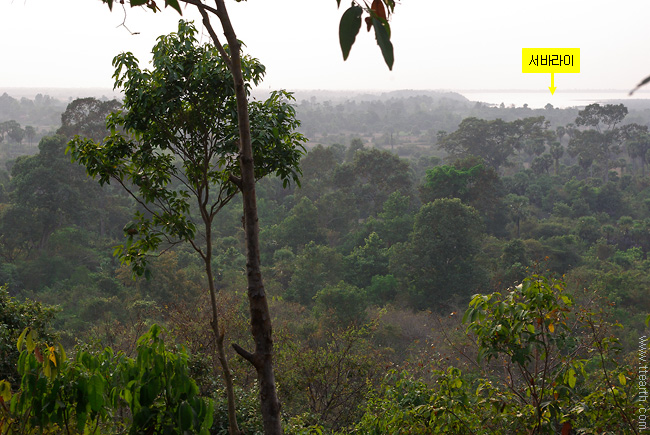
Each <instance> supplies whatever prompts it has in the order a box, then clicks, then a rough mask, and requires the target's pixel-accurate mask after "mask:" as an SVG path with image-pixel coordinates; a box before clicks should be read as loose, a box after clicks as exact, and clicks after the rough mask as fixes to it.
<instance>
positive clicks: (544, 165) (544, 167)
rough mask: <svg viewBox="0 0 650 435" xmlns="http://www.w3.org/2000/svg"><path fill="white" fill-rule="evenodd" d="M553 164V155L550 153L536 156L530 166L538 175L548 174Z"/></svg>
mask: <svg viewBox="0 0 650 435" xmlns="http://www.w3.org/2000/svg"><path fill="white" fill-rule="evenodd" d="M551 166H553V156H551V155H550V154H548V153H545V154H542V155H541V156H538V157H535V158H534V159H533V162H532V163H531V164H530V168H531V169H532V170H533V172H534V173H535V174H537V175H542V174H548V170H549V169H551Z"/></svg>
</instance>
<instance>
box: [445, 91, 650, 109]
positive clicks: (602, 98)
mask: <svg viewBox="0 0 650 435" xmlns="http://www.w3.org/2000/svg"><path fill="white" fill-rule="evenodd" d="M457 92H458V93H459V94H461V95H462V96H464V97H465V98H467V99H468V100H470V101H479V102H482V103H487V104H491V105H497V106H498V105H501V103H503V104H504V105H505V106H506V107H512V106H513V105H514V107H523V105H524V104H528V107H530V108H531V109H540V108H543V107H544V106H546V105H547V104H549V103H550V104H552V105H553V107H556V108H560V109H564V108H567V107H584V106H587V105H589V104H592V103H603V104H605V103H617V104H618V103H623V104H625V105H626V106H628V107H634V108H639V109H641V108H650V91H637V92H635V94H634V95H633V96H632V97H630V96H628V92H629V90H606V91H603V90H594V91H588V90H574V91H563V90H560V89H558V90H557V91H555V94H553V95H551V92H550V91H548V90H546V91H545V92H543V91H539V90H535V91H532V90H531V91H527V90H503V91H488V90H467V91H457Z"/></svg>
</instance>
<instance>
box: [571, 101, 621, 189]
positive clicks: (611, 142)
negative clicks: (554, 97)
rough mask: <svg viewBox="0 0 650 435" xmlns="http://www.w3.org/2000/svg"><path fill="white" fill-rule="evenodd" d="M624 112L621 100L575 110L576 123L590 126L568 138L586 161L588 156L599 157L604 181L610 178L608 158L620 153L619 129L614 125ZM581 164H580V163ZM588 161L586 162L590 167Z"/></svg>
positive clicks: (579, 156) (619, 120) (609, 159)
mask: <svg viewBox="0 0 650 435" xmlns="http://www.w3.org/2000/svg"><path fill="white" fill-rule="evenodd" d="M626 115H627V107H625V106H624V105H623V104H617V105H615V104H606V105H604V106H601V105H600V104H598V103H594V104H590V105H588V106H587V107H585V108H584V109H583V110H581V111H579V112H578V117H577V118H576V121H575V123H576V125H578V126H587V127H593V129H592V130H587V131H590V133H587V131H583V132H581V134H578V135H576V138H575V139H574V138H572V139H571V140H570V141H569V147H570V152H571V147H572V143H573V153H575V154H577V155H578V158H579V159H581V158H582V159H583V162H584V163H585V164H586V163H587V162H588V161H590V159H591V158H595V159H597V160H601V161H602V163H603V170H604V176H603V178H604V180H605V183H607V181H609V167H610V161H611V159H612V158H613V157H614V156H616V155H617V154H618V153H620V151H621V149H620V143H619V137H620V135H619V130H618V129H617V128H616V125H617V124H619V123H620V122H621V121H623V118H625V116H626ZM581 166H582V165H581ZM589 166H590V165H587V167H589Z"/></svg>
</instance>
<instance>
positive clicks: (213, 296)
mask: <svg viewBox="0 0 650 435" xmlns="http://www.w3.org/2000/svg"><path fill="white" fill-rule="evenodd" d="M201 214H202V215H203V219H204V223H205V237H206V242H207V243H206V252H205V256H204V257H203V260H204V262H205V273H206V274H207V276H208V286H209V289H210V303H211V305H212V321H211V322H210V326H211V327H212V333H213V334H214V339H215V342H216V344H217V358H218V359H219V363H220V364H221V370H222V371H223V380H224V383H225V384H226V399H227V402H228V433H229V434H230V435H240V434H241V432H240V430H239V427H238V426H237V412H236V403H235V389H234V386H233V382H232V373H231V372H230V367H229V365H228V358H227V357H226V350H225V348H224V345H223V340H224V336H225V333H224V332H223V329H222V328H220V327H219V311H218V309H217V288H216V286H215V284H214V274H213V273H212V222H211V220H210V219H209V218H208V217H207V216H208V212H207V210H205V207H202V208H201Z"/></svg>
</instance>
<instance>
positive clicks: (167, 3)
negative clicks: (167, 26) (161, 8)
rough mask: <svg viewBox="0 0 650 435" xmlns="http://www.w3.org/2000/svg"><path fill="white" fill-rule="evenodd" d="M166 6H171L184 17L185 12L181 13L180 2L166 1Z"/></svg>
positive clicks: (174, 0) (176, 0) (175, 0)
mask: <svg viewBox="0 0 650 435" xmlns="http://www.w3.org/2000/svg"><path fill="white" fill-rule="evenodd" d="M165 6H171V7H172V8H174V9H176V11H177V12H178V13H179V14H180V15H183V11H181V6H180V5H179V4H178V0H165Z"/></svg>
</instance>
